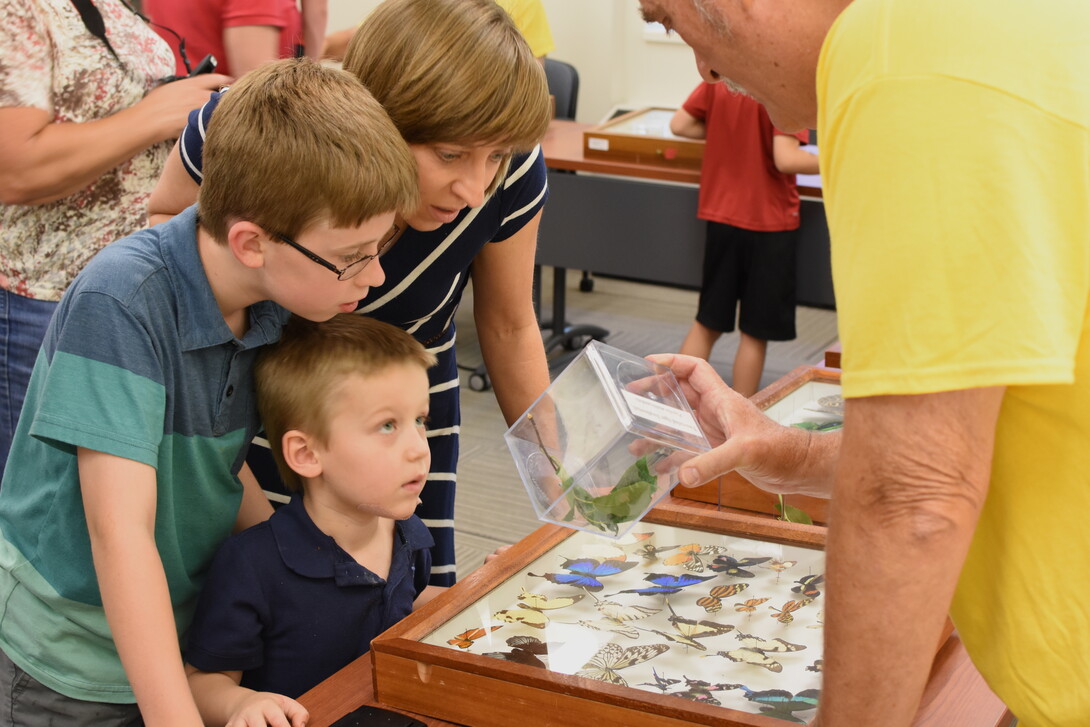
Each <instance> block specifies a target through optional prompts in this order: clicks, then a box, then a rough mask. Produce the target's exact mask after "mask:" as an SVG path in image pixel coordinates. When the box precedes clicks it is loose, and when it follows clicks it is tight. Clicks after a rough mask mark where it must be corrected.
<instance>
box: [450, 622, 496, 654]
mask: <svg viewBox="0 0 1090 727" xmlns="http://www.w3.org/2000/svg"><path fill="white" fill-rule="evenodd" d="M499 628H503V627H502V626H493V627H491V628H489V629H483V628H476V629H466V630H465V631H463V632H462V633H460V634H458V635H457V636H455V637H454V638H453V639H450V640H448V641H447V643H448V644H450V645H451V646H457V647H458V648H459V649H468V648H469V647H471V646H473V642H474V641H476V640H477V639H479V638H481V637H482V636H484V635H485V634H488V633H492V632H493V631H495V630H496V629H499Z"/></svg>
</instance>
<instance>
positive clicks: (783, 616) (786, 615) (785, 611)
mask: <svg viewBox="0 0 1090 727" xmlns="http://www.w3.org/2000/svg"><path fill="white" fill-rule="evenodd" d="M808 603H810V601H809V600H804V601H788V602H787V603H785V604H783V608H776V607H775V606H769V608H771V609H772V610H773V611H775V613H770V614H768V615H769V616H771V617H772V618H774V619H776V620H777V621H779V622H780V623H782V624H789V623H791V622H792V621H794V620H795V617H794V616H792V615H791V614H792V612H794V611H798V610H799V609H800V608H802V607H803V606H805V605H806V604H808Z"/></svg>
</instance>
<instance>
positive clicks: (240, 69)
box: [143, 0, 328, 77]
mask: <svg viewBox="0 0 1090 727" xmlns="http://www.w3.org/2000/svg"><path fill="white" fill-rule="evenodd" d="M327 3H328V0H303V2H302V10H301V11H300V9H299V6H298V5H297V4H296V0H188V1H187V2H180V1H179V0H143V9H144V12H145V13H146V14H147V15H148V17H149V18H151V21H152V23H153V25H152V27H153V28H155V30H156V31H157V32H158V33H159V35H161V36H162V37H163V39H164V40H166V41H167V43H169V44H170V46H171V47H172V48H173V49H174V60H175V63H176V64H177V71H176V73H177V74H178V75H179V76H185V75H186V74H188V73H189V70H190V69H187V68H186V66H185V63H184V62H183V60H182V56H181V54H180V53H179V48H178V44H179V40H180V39H184V41H185V45H186V55H187V56H188V57H189V59H190V61H191V63H192V65H196V64H197V63H199V62H200V61H201V59H202V58H204V56H205V55H206V54H209V53H211V54H212V55H213V56H215V58H216V61H217V63H218V65H217V67H216V70H217V71H218V72H220V73H226V74H228V75H232V76H236V77H237V76H241V75H242V74H244V73H246V72H247V71H250V70H253V69H254V68H256V67H257V66H259V65H261V64H262V63H265V62H267V61H273V60H276V59H277V58H291V57H293V56H295V55H297V54H298V51H297V48H303V49H305V50H306V51H308V52H307V53H306V55H308V56H310V57H312V58H317V57H318V55H319V54H320V52H321V50H322V40H323V38H324V37H325V30H326V16H327V12H328V10H327ZM175 34H177V35H175Z"/></svg>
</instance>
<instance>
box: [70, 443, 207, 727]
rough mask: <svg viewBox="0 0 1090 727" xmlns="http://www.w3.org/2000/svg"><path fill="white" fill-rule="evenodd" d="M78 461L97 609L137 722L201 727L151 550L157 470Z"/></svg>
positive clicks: (90, 456) (106, 460)
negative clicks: (103, 619) (126, 681)
mask: <svg viewBox="0 0 1090 727" xmlns="http://www.w3.org/2000/svg"><path fill="white" fill-rule="evenodd" d="M77 462H78V465H79V477H80V489H81V491H82V494H83V507H84V511H85V513H86V517H87V531H88V534H89V535H90V539H91V554H92V556H93V558H94V564H95V573H96V574H97V576H98V583H99V589H100V591H101V593H102V606H103V608H104V609H105V612H106V621H107V623H108V624H109V626H110V632H111V634H112V635H113V639H114V644H115V646H116V647H117V652H118V654H119V655H120V657H121V665H122V666H123V667H124V669H125V675H126V676H127V677H128V679H129V683H130V684H131V685H132V690H133V693H134V694H135V696H136V703H137V705H139V707H140V713H141V716H142V717H143V718H144V721H145V722H146V723H147V724H154V725H168V726H172V725H187V726H189V727H201V725H202V724H203V723H202V722H201V718H200V714H199V713H198V711H197V706H196V704H195V703H194V701H193V696H192V694H190V691H189V686H188V684H187V682H186V676H185V670H184V668H183V665H182V654H181V649H180V647H179V645H178V632H177V630H176V627H175V623H174V610H173V608H172V606H171V602H170V590H169V588H168V587H167V581H166V573H165V571H164V570H163V562H162V560H161V558H160V556H159V551H158V549H157V548H156V545H155V504H156V500H155V497H156V479H155V478H156V474H155V470H154V469H153V468H152V467H150V466H149V465H146V464H143V463H141V462H135V461H133V460H128V459H123V458H121V457H117V456H114V455H110V454H105V453H103V452H96V451H93V450H89V449H84V448H82V447H80V448H79V449H78V450H77Z"/></svg>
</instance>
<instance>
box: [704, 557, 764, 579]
mask: <svg viewBox="0 0 1090 727" xmlns="http://www.w3.org/2000/svg"><path fill="white" fill-rule="evenodd" d="M770 560H772V559H771V558H741V559H738V558H732V557H730V556H729V555H720V556H716V558H715V560H713V561H712V562H711V563H709V564H708V569H709V570H713V571H715V572H716V573H723V574H724V575H728V576H734V577H735V578H753V576H754V574H753V572H752V571H748V570H746V568H748V567H752V566H755V565H760V564H761V563H766V562H768V561H770Z"/></svg>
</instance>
